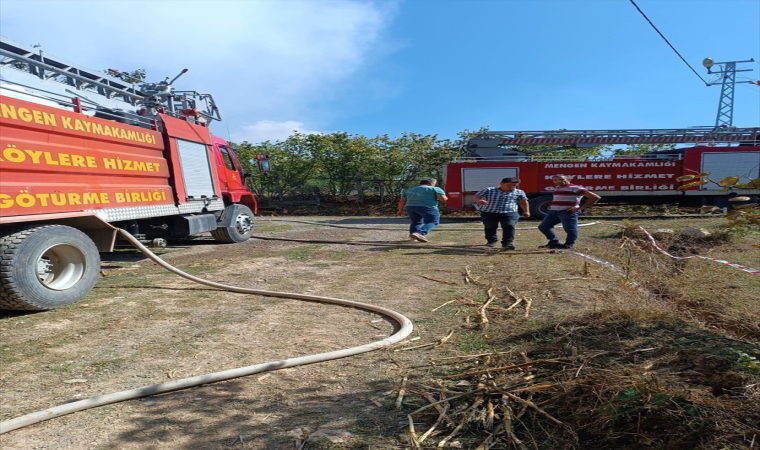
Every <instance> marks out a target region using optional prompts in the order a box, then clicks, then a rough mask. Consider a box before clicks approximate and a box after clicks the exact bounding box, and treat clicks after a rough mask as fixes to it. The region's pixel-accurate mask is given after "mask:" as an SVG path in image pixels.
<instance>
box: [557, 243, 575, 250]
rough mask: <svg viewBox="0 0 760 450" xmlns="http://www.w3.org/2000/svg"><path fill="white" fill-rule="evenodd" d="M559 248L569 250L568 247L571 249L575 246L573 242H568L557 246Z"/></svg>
mask: <svg viewBox="0 0 760 450" xmlns="http://www.w3.org/2000/svg"><path fill="white" fill-rule="evenodd" d="M557 248H564V249H565V250H568V249H571V248H573V245H572V244H570V245H567V244H562V245H560V246H559V247H557Z"/></svg>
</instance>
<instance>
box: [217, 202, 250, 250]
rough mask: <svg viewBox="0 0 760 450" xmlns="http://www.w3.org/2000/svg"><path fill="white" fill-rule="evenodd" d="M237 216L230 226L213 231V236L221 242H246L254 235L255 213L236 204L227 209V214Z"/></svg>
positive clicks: (233, 218)
mask: <svg viewBox="0 0 760 450" xmlns="http://www.w3.org/2000/svg"><path fill="white" fill-rule="evenodd" d="M230 211H232V214H235V216H234V217H232V222H231V223H230V225H229V226H226V227H220V228H217V229H216V230H212V231H211V236H213V237H214V239H216V240H217V241H219V242H228V243H229V242H245V241H247V240H248V238H250V237H251V235H252V234H253V221H254V219H253V211H251V209H250V208H249V207H247V206H245V205H241V204H235V205H230V206H228V207H227V210H226V211H225V213H228V212H230Z"/></svg>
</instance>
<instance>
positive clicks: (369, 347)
mask: <svg viewBox="0 0 760 450" xmlns="http://www.w3.org/2000/svg"><path fill="white" fill-rule="evenodd" d="M118 231H119V233H121V235H122V236H123V237H124V239H126V240H128V241H129V242H131V243H132V244H134V246H135V247H137V248H138V249H139V250H140V251H141V252H143V253H144V254H145V255H146V256H147V257H148V258H150V259H151V260H153V262H155V263H156V264H158V265H160V266H161V267H163V268H165V269H166V270H168V271H170V272H172V273H175V274H177V275H179V276H181V277H183V278H187V279H188V280H190V281H194V282H196V283H200V284H203V285H206V286H210V287H214V288H217V289H222V290H225V291H230V292H237V293H240V294H252V295H261V296H265V297H279V298H291V299H295V300H303V301H308V302H317V303H328V304H333V305H339V306H345V307H350V308H356V309H360V310H363V311H369V312H372V313H377V314H379V315H381V316H384V317H386V318H388V319H391V320H392V321H393V322H395V323H396V324H397V326H396V327H395V328H396V330H395V332H394V333H393V334H392V335H390V336H389V337H387V338H385V339H382V340H380V341H375V342H372V343H369V344H364V345H360V346H358V347H351V348H346V349H342V350H335V351H331V352H326V353H319V354H315V355H307V356H301V357H297V358H289V359H283V360H280V361H272V362H266V363H263V364H256V365H252V366H246V367H239V368H237V369H229V370H224V371H221V372H214V373H209V374H205V375H199V376H196V377H190V378H184V379H181V380H176V381H171V382H168V383H161V384H154V385H151V386H145V387H140V388H136V389H130V390H127V391H121V392H115V393H112V394H105V395H101V396H98V397H93V398H89V399H84V400H79V401H76V402H73V403H66V404H63V405H59V406H55V407H52V408H48V409H45V410H42V411H37V412H33V413H29V414H26V415H23V416H20V417H16V418H14V419H10V420H6V421H4V422H0V434H3V433H7V432H9V431H13V430H16V429H19V428H23V427H26V426H29V425H34V424H37V423H40V422H43V421H46V420H50V419H54V418H56V417H60V416H64V415H66V414H71V413H75V412H78V411H84V410H86V409H91V408H96V407H99V406H104V405H109V404H112V403H118V402H123V401H126V400H133V399H136V398H141V397H147V396H150V395H157V394H163V393H166V392H172V391H178V390H181V389H187V388H189V387H194V386H200V385H203V384H208V383H216V382H219V381H225V380H230V379H233V378H239V377H244V376H247V375H252V374H255V373H262V372H270V371H273V370H279V369H285V368H288V367H295V366H302V365H306V364H314V363H319V362H324V361H330V360H334V359H339V358H345V357H347V356H353V355H358V354H361V353H366V352H370V351H374V350H378V349H380V348H383V347H387V346H389V345H392V344H395V343H397V342H400V341H402V340H403V339H405V338H406V337H407V336H409V334H411V332H412V329H413V325H412V322H411V321H410V320H409V319H408V318H406V317H405V316H403V315H402V314H399V313H397V312H395V311H392V310H390V309H387V308H383V307H380V306H374V305H369V304H366V303H359V302H355V301H351V300H342V299H337V298H331V297H320V296H315V295H304V294H294V293H289V292H276V291H263V290H258V289H247V288H241V287H236V286H228V285H225V284H220V283H215V282H213V281H207V280H204V279H201V278H198V277H194V276H192V275H190V274H187V273H185V272H183V271H181V270H179V269H177V268H175V267H173V266H171V265H169V264H168V263H166V262H165V261H164V260H162V259H161V258H159V257H158V256H156V255H155V254H153V252H151V251H150V250H148V249H147V248H146V247H145V246H144V245H142V244H141V243H140V242H139V241H138V240H137V239H135V238H134V237H133V236H132V235H131V234H129V232H127V231H125V230H122V229H118Z"/></svg>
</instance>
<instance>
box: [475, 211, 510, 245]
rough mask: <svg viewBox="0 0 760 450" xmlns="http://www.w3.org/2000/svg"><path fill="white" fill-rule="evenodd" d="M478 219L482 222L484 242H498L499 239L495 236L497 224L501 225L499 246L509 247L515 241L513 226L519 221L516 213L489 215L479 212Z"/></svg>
mask: <svg viewBox="0 0 760 450" xmlns="http://www.w3.org/2000/svg"><path fill="white" fill-rule="evenodd" d="M480 219H481V220H482V221H483V229H484V231H485V234H486V241H488V242H496V241H498V240H499V237H498V236H497V235H496V230H497V229H498V228H499V224H501V244H502V245H511V244H512V242H513V241H514V240H515V225H517V221H518V220H519V219H520V215H519V214H518V213H516V212H508V213H491V212H485V211H481V212H480Z"/></svg>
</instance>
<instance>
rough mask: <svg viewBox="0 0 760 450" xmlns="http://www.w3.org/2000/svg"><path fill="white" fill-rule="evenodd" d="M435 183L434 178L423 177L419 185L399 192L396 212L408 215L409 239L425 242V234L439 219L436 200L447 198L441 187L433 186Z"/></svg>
mask: <svg viewBox="0 0 760 450" xmlns="http://www.w3.org/2000/svg"><path fill="white" fill-rule="evenodd" d="M436 183H437V181H436V179H435V178H425V179H423V180H422V181H420V184H419V186H415V187H413V188H409V189H407V190H405V191H404V192H403V193H402V194H401V199H400V200H399V201H398V209H397V210H396V214H398V215H399V216H403V215H404V213H406V215H408V216H409V220H410V221H411V225H410V226H409V239H414V240H416V241H420V242H427V241H428V239H427V237H426V236H427V234H428V233H430V232H431V231H432V230H433V228H435V226H436V225H438V223H440V221H441V213H440V212H439V211H438V202H439V201H442V202H445V201H446V200H448V199H449V198H448V197H446V193H445V192H443V189H441V188H439V187H436V186H435V185H436Z"/></svg>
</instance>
